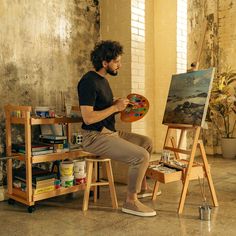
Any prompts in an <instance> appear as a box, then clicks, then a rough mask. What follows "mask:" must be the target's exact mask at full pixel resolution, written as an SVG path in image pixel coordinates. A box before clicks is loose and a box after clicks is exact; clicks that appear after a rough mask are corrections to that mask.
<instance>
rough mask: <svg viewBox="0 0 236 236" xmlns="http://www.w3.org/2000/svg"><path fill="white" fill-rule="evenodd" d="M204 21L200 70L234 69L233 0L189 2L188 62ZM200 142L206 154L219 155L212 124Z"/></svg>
mask: <svg viewBox="0 0 236 236" xmlns="http://www.w3.org/2000/svg"><path fill="white" fill-rule="evenodd" d="M205 19H206V22H207V30H206V37H205V40H204V42H203V50H202V54H201V57H200V67H199V68H200V69H201V68H209V67H212V66H214V67H216V69H217V70H218V71H222V70H224V69H225V67H226V66H230V67H231V68H232V69H234V70H236V63H235V57H236V47H235V45H236V23H235V22H236V0H226V1H218V0H207V1H204V0H200V1H199V0H189V1H188V63H189V64H190V63H191V62H193V61H195V60H196V55H197V53H198V51H199V48H200V37H201V35H202V34H203V32H204V29H203V25H204V20H205ZM203 140H204V141H205V148H206V151H207V153H208V154H215V153H220V152H221V150H220V137H219V135H217V131H216V130H215V129H214V128H213V127H212V125H210V128H209V129H208V130H204V131H203Z"/></svg>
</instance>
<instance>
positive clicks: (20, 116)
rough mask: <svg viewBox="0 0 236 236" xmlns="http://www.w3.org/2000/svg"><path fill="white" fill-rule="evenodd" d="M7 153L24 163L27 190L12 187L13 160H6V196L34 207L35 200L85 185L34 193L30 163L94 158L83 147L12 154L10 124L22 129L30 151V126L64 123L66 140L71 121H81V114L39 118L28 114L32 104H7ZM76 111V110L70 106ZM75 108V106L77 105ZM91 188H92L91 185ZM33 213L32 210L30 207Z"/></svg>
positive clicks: (73, 190) (78, 188)
mask: <svg viewBox="0 0 236 236" xmlns="http://www.w3.org/2000/svg"><path fill="white" fill-rule="evenodd" d="M4 108H5V114H6V152H7V155H8V156H9V157H12V158H14V159H16V160H21V161H24V162H25V165H26V180H27V181H26V184H27V187H26V191H25V192H24V191H22V190H21V189H17V188H15V187H14V186H13V171H12V169H13V164H12V160H10V159H8V160H7V182H8V197H9V198H10V199H14V200H16V201H18V202H21V203H23V204H25V205H28V206H33V205H34V204H35V202H36V201H39V200H43V199H47V198H50V197H55V196H59V195H63V194H67V193H72V192H77V191H79V190H84V189H85V184H80V185H75V186H72V187H68V188H63V187H61V188H59V189H56V190H53V191H50V192H46V193H41V194H34V193H33V189H32V164H36V163H43V162H53V161H56V160H59V161H60V160H65V159H77V158H78V159H79V158H82V157H95V155H94V154H92V153H89V152H85V151H83V150H82V149H72V150H69V151H67V152H59V153H50V154H45V155H38V156H31V154H32V153H31V152H30V151H29V152H27V153H26V154H21V153H12V134H11V132H12V127H11V125H12V124H20V125H23V126H24V128H25V145H26V147H27V150H31V142H32V140H31V135H32V133H31V132H32V129H31V126H32V125H53V124H66V125H67V140H70V138H71V125H70V124H72V123H81V122H82V117H79V116H78V117H73V118H72V117H56V118H39V117H35V116H31V113H32V107H31V106H14V105H6V106H5V107H4ZM73 110H76V109H73ZM77 111H78V108H77ZM93 189H94V188H93ZM29 212H32V209H29Z"/></svg>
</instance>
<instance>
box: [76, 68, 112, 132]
mask: <svg viewBox="0 0 236 236" xmlns="http://www.w3.org/2000/svg"><path fill="white" fill-rule="evenodd" d="M77 89H78V96H79V104H80V106H93V107H94V111H100V110H104V109H106V108H108V107H110V106H111V105H112V104H113V94H112V90H111V87H110V85H109V83H108V81H107V79H106V78H104V77H102V76H100V75H99V74H97V73H96V72H95V71H89V72H88V73H86V74H85V75H84V76H83V77H82V78H81V80H80V81H79V83H78V87H77ZM103 127H106V128H107V129H109V130H111V131H115V115H114V114H112V115H110V116H109V117H107V118H106V119H104V120H102V121H99V122H97V123H94V124H91V125H86V124H85V123H84V122H83V124H82V128H83V129H86V130H97V131H101V130H102V128H103Z"/></svg>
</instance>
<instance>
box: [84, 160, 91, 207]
mask: <svg viewBox="0 0 236 236" xmlns="http://www.w3.org/2000/svg"><path fill="white" fill-rule="evenodd" d="M92 174H93V162H90V161H88V162H87V183H86V187H85V190H84V201H83V207H82V210H83V211H87V210H88V203H89V193H90V188H91V182H92Z"/></svg>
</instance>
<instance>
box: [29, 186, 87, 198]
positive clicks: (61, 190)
mask: <svg viewBox="0 0 236 236" xmlns="http://www.w3.org/2000/svg"><path fill="white" fill-rule="evenodd" d="M84 189H85V184H79V185H74V186H72V187H68V188H63V187H60V188H59V189H55V190H54V191H50V192H46V193H40V194H34V195H33V201H40V200H43V199H47V198H51V197H56V196H60V195H64V194H68V193H73V192H77V191H79V190H84Z"/></svg>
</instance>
